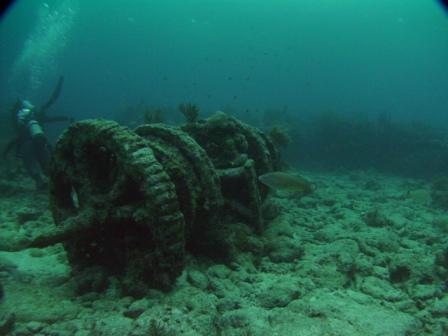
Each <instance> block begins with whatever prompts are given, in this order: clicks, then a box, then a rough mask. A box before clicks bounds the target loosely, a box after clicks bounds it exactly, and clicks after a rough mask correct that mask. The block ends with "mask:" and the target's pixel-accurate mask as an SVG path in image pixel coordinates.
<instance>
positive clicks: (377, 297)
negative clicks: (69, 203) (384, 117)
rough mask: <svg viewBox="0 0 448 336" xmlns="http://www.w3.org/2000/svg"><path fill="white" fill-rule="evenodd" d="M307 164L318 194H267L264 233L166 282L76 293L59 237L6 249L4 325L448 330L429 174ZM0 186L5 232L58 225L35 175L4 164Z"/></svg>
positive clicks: (215, 331) (9, 331)
mask: <svg viewBox="0 0 448 336" xmlns="http://www.w3.org/2000/svg"><path fill="white" fill-rule="evenodd" d="M305 176H307V177H308V178H309V179H310V180H311V181H313V183H315V185H316V191H315V192H314V194H312V195H310V196H307V197H304V198H302V199H285V198H276V197H272V198H271V202H272V204H273V205H274V209H276V211H273V212H271V213H270V214H268V215H271V216H272V215H273V214H276V213H277V214H278V215H277V216H276V217H275V218H273V219H271V220H270V221H269V223H268V224H267V227H266V230H265V231H264V232H263V234H262V235H255V234H254V235H252V236H250V237H249V238H246V239H244V241H239V242H237V244H238V245H239V247H240V249H241V250H242V251H243V252H242V253H240V254H239V255H238V256H237V257H235V258H234V260H233V261H231V262H230V263H228V264H217V263H213V262H212V261H210V260H204V259H198V258H195V257H189V258H188V262H187V267H186V269H185V271H184V272H183V274H182V276H181V277H180V278H179V279H178V282H177V284H176V286H175V288H174V289H173V290H172V291H171V292H169V293H162V292H159V291H156V290H152V291H151V292H150V293H149V295H148V296H147V297H145V298H143V299H133V298H131V297H120V295H119V294H118V293H117V290H116V287H115V286H114V285H113V284H112V285H111V286H110V287H109V289H108V290H106V291H105V292H103V293H89V294H84V295H82V296H77V295H76V294H75V290H74V288H75V286H74V284H73V277H72V276H71V272H70V265H69V263H68V261H67V258H66V255H65V253H64V249H63V247H62V246H61V245H58V246H54V247H51V248H45V249H28V250H24V251H22V252H14V253H12V252H1V253H0V281H1V283H3V287H4V291H5V294H4V297H3V299H2V302H1V303H0V315H1V317H0V335H23V336H24V335H76V336H81V335H86V336H87V335H108V336H113V335H117V336H123V335H133V336H140V335H141V336H143V335H145V336H151V335H152V336H155V335H266V336H267V335H269V336H273V335H281V336H299V335H301V336H305V335H316V336H321V335H363V336H368V335H372V336H373V335H382V336H386V335H394V336H399V335H447V334H448V294H447V292H446V288H445V286H446V281H447V274H448V248H447V246H448V245H447V239H446V236H447V232H448V215H447V214H446V212H445V211H443V210H440V209H437V208H435V207H433V206H432V205H431V198H430V194H429V189H430V185H429V184H428V182H426V181H421V180H413V179H405V178H399V177H391V176H384V175H379V174H376V173H374V172H351V173H340V174H332V175H328V174H325V175H324V174H315V173H307V174H305ZM0 196H1V198H0V234H1V236H0V239H7V237H8V236H11V235H13V234H15V233H17V232H18V231H20V230H24V229H26V228H28V229H29V228H35V229H36V230H39V229H43V228H45V226H47V225H52V219H51V213H50V211H49V210H48V202H47V197H46V195H45V193H36V192H35V191H33V186H32V183H31V180H29V179H26V178H23V177H21V178H18V177H10V176H3V177H2V179H1V181H0ZM271 208H272V207H271ZM236 225H237V224H236ZM238 239H239V238H238V237H237V234H235V240H238Z"/></svg>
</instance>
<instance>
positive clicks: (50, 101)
mask: <svg viewBox="0 0 448 336" xmlns="http://www.w3.org/2000/svg"><path fill="white" fill-rule="evenodd" d="M63 84H64V76H60V77H59V80H58V83H57V84H56V87H55V88H54V90H53V93H52V94H51V97H50V99H48V101H47V102H46V103H45V104H44V105H43V106H42V107H41V108H40V110H39V112H40V113H42V114H45V111H46V110H48V109H49V108H50V107H51V105H53V104H54V103H55V102H56V100H58V98H59V95H60V93H61V90H62V85H63Z"/></svg>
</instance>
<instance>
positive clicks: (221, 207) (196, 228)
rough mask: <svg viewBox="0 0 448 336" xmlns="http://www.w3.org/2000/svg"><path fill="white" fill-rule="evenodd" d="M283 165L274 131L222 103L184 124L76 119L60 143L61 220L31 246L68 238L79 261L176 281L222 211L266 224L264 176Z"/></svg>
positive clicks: (54, 187) (53, 186)
mask: <svg viewBox="0 0 448 336" xmlns="http://www.w3.org/2000/svg"><path fill="white" fill-rule="evenodd" d="M278 166H279V155H278V151H277V149H276V148H275V146H274V145H273V143H272V142H271V140H270V139H269V137H268V136H266V135H265V134H264V133H263V132H261V131H260V130H258V129H256V128H254V127H251V126H249V125H247V124H244V123H242V122H240V121H239V120H237V119H235V118H233V117H230V116H228V115H226V114H224V113H220V112H219V113H216V114H215V115H213V116H212V117H210V118H208V119H205V120H200V121H197V122H191V123H187V124H185V125H182V126H180V127H175V126H169V125H165V124H148V125H142V126H139V127H138V128H137V129H135V130H130V129H128V128H126V127H123V126H120V125H119V124H117V123H116V122H114V121H107V120H85V121H80V122H76V123H74V124H73V125H71V126H70V127H69V128H68V129H67V130H66V131H65V132H64V133H63V134H62V136H61V137H60V139H59V140H58V141H57V143H56V145H55V147H54V151H53V160H52V165H51V172H50V182H51V183H50V200H51V210H52V213H53V217H54V220H55V224H56V226H55V228H54V230H53V231H51V232H48V234H45V235H41V236H39V237H37V238H36V239H34V240H33V241H32V242H31V243H30V244H29V246H46V245H50V244H54V243H56V242H62V243H63V244H64V246H65V248H66V250H67V254H68V257H69V260H70V262H71V263H72V265H73V266H74V268H76V269H82V268H88V267H90V266H101V267H103V268H104V269H107V270H108V271H110V272H111V273H113V274H116V275H118V276H120V277H122V278H128V279H129V278H130V279H140V280H142V281H144V282H145V283H146V284H148V285H149V286H153V287H159V288H169V287H170V286H171V285H172V284H173V282H174V280H175V279H176V277H177V276H178V275H179V274H180V273H181V271H182V269H183V266H184V258H185V254H186V251H187V250H193V251H194V250H196V249H198V250H200V248H201V246H202V245H203V244H210V241H209V240H210V239H213V238H210V237H211V236H209V235H208V232H214V233H215V235H214V237H216V232H218V235H219V231H220V230H221V228H223V227H225V225H226V223H225V221H224V220H223V218H224V217H225V218H230V217H233V218H240V219H242V220H243V221H245V222H246V223H247V224H248V225H250V226H252V227H253V229H254V230H255V231H258V232H260V231H261V230H262V229H263V220H262V216H261V204H262V201H263V199H264V197H265V193H266V191H265V190H264V189H262V188H263V187H260V185H259V183H258V179H257V176H259V175H261V174H264V173H267V172H269V171H273V170H276V169H278ZM260 188H261V189H260ZM212 243H213V242H212Z"/></svg>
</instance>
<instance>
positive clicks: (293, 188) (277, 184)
mask: <svg viewBox="0 0 448 336" xmlns="http://www.w3.org/2000/svg"><path fill="white" fill-rule="evenodd" d="M258 180H259V181H260V182H261V183H263V184H264V185H266V186H268V187H269V189H271V190H272V191H274V192H275V193H276V194H277V195H279V196H283V197H303V196H305V195H309V194H311V193H312V192H313V191H314V186H313V184H312V183H311V182H309V181H308V180H306V179H305V178H303V177H302V176H299V175H295V174H290V173H285V172H270V173H266V174H263V175H260V176H259V177H258Z"/></svg>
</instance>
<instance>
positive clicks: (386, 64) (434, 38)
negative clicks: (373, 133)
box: [0, 0, 448, 125]
mask: <svg viewBox="0 0 448 336" xmlns="http://www.w3.org/2000/svg"><path fill="white" fill-rule="evenodd" d="M0 50H1V52H0V85H1V91H0V108H1V109H2V110H4V109H5V108H7V107H8V106H9V104H10V103H11V102H13V101H14V100H15V99H16V98H17V97H21V98H22V97H29V98H31V99H32V100H33V101H35V102H37V103H39V102H43V101H44V100H45V99H47V98H48V96H49V94H50V92H51V90H52V88H53V86H54V84H55V82H56V81H57V77H58V75H59V74H63V75H64V76H65V78H66V82H65V85H64V91H63V94H62V96H61V97H60V100H59V101H58V103H57V106H55V109H54V111H56V110H59V111H60V112H61V111H62V112H63V113H67V114H71V115H74V116H75V117H76V118H85V117H92V116H103V117H107V116H111V115H113V113H115V112H116V111H117V110H119V109H120V108H121V107H123V106H126V105H132V104H137V103H138V102H140V101H143V102H145V103H147V104H149V105H152V106H158V105H165V106H166V105H168V106H176V105H177V104H178V103H180V102H183V101H193V102H195V103H197V104H199V105H200V106H201V107H202V109H203V110H206V111H214V110H218V109H222V108H223V107H225V106H229V105H230V106H232V107H233V108H234V109H235V110H244V109H246V108H250V109H259V110H263V109H265V108H277V107H280V108H281V107H283V106H287V107H288V111H289V112H290V113H297V114H300V115H303V116H307V115H311V114H313V113H318V112H322V111H323V110H332V111H337V112H342V113H357V112H366V113H369V114H375V115H376V114H377V113H383V112H387V113H391V114H392V116H393V117H394V118H402V117H403V118H406V119H425V120H428V121H434V122H436V123H439V124H443V123H444V124H447V125H448V94H447V88H448V15H446V13H445V12H444V11H443V10H442V9H441V8H440V7H439V6H438V4H437V2H436V1H429V0H275V1H274V0H176V1H174V0H159V1H155V0H152V1H151V0H146V1H144V0H93V1H92V0H60V1H40V0H39V1H38V0H22V1H17V3H16V5H15V6H14V7H13V8H12V9H11V10H10V11H9V13H8V14H7V15H5V16H4V17H3V19H2V21H1V23H0Z"/></svg>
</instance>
